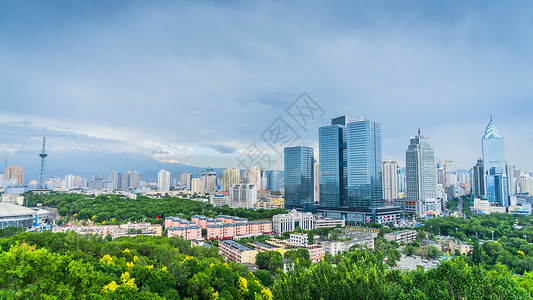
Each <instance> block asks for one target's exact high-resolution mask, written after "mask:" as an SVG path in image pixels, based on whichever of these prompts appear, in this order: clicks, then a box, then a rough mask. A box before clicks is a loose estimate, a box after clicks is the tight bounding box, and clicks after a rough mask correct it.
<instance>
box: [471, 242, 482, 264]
mask: <svg viewBox="0 0 533 300" xmlns="http://www.w3.org/2000/svg"><path fill="white" fill-rule="evenodd" d="M482 251H483V250H482V249H481V246H480V245H479V241H478V240H477V239H474V251H473V252H472V262H473V263H474V264H481V263H482V262H483V260H482V257H483V252H482Z"/></svg>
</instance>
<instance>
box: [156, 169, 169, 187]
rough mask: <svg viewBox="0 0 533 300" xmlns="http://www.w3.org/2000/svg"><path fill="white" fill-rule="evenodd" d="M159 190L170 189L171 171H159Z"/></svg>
mask: <svg viewBox="0 0 533 300" xmlns="http://www.w3.org/2000/svg"><path fill="white" fill-rule="evenodd" d="M157 190H159V191H161V192H168V191H170V172H169V171H165V170H161V171H159V172H157Z"/></svg>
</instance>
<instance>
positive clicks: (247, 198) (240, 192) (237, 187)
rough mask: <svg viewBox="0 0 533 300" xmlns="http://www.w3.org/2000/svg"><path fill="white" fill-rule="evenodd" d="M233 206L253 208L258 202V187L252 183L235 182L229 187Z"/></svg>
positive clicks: (230, 204)
mask: <svg viewBox="0 0 533 300" xmlns="http://www.w3.org/2000/svg"><path fill="white" fill-rule="evenodd" d="M229 197H230V203H229V207H231V208H245V209H248V208H253V206H254V203H256V202H257V187H256V186H255V185H252V184H234V185H232V186H231V187H230V189H229Z"/></svg>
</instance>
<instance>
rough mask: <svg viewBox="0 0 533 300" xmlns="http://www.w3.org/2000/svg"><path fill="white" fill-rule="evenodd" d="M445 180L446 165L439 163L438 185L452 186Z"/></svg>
mask: <svg viewBox="0 0 533 300" xmlns="http://www.w3.org/2000/svg"><path fill="white" fill-rule="evenodd" d="M446 181H447V180H445V179H444V164H443V163H442V162H440V161H439V162H438V163H437V184H441V185H442V186H443V187H444V184H445V183H446V184H447V185H450V182H449V181H448V182H446Z"/></svg>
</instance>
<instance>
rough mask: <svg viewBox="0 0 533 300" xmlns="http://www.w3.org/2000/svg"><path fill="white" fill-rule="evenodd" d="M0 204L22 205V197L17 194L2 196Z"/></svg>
mask: <svg viewBox="0 0 533 300" xmlns="http://www.w3.org/2000/svg"><path fill="white" fill-rule="evenodd" d="M2 203H11V204H18V205H24V196H21V195H18V194H2Z"/></svg>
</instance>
